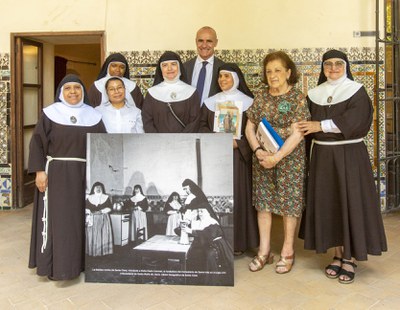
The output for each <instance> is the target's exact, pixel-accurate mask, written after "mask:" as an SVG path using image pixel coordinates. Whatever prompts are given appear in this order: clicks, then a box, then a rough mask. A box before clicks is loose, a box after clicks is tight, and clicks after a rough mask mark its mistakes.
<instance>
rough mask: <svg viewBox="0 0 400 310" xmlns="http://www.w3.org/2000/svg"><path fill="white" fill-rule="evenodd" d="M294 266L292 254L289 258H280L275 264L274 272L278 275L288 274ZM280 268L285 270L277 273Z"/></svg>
mask: <svg viewBox="0 0 400 310" xmlns="http://www.w3.org/2000/svg"><path fill="white" fill-rule="evenodd" d="M293 265H294V253H293V255H290V256H281V258H280V259H279V261H278V262H277V263H276V267H275V271H276V273H279V274H284V273H288V272H289V271H290V270H292V267H293ZM280 268H285V269H284V270H283V271H279V269H280Z"/></svg>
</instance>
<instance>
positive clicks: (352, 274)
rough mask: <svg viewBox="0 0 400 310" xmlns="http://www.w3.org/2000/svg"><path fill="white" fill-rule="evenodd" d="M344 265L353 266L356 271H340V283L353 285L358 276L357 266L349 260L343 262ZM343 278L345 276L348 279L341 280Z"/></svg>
mask: <svg viewBox="0 0 400 310" xmlns="http://www.w3.org/2000/svg"><path fill="white" fill-rule="evenodd" d="M342 264H346V265H350V266H352V267H353V268H354V271H348V270H346V269H343V268H342V270H340V272H339V283H342V284H350V283H353V282H354V277H355V275H356V273H355V270H356V268H357V265H356V264H355V263H353V262H352V261H349V260H343V262H342ZM341 276H345V277H347V279H343V278H342V279H341V278H340V277H341Z"/></svg>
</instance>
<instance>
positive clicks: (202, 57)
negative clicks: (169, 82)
mask: <svg viewBox="0 0 400 310" xmlns="http://www.w3.org/2000/svg"><path fill="white" fill-rule="evenodd" d="M217 44H218V38H217V33H216V32H215V30H214V29H213V28H211V27H208V26H205V27H202V28H200V29H199V30H198V31H197V34H196V46H197V57H195V58H193V59H190V60H189V61H187V62H185V63H184V64H183V67H184V68H185V71H186V75H187V78H188V83H189V84H191V85H192V86H194V87H196V88H197V89H198V91H199V95H200V96H201V104H203V101H204V100H205V99H207V98H208V97H211V96H213V95H215V94H216V93H217V92H218V90H219V89H218V68H219V67H220V66H221V65H223V64H224V62H223V61H222V60H221V59H219V58H217V57H215V56H214V48H215V47H216V46H217ZM205 62H207V63H205ZM203 67H204V68H205V74H204V72H201V71H202V68H203ZM203 71H204V69H203ZM202 76H203V77H204V76H205V79H204V83H203V82H200V83H199V77H200V80H201V79H202ZM199 84H204V85H201V86H200V85H199Z"/></svg>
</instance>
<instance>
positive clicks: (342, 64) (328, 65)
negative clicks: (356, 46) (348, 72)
mask: <svg viewBox="0 0 400 310" xmlns="http://www.w3.org/2000/svg"><path fill="white" fill-rule="evenodd" d="M322 65H323V66H324V68H330V69H332V68H333V67H336V68H339V69H341V68H344V67H345V66H346V62H345V61H344V60H337V61H335V62H332V61H329V60H325V61H324V62H323V63H322Z"/></svg>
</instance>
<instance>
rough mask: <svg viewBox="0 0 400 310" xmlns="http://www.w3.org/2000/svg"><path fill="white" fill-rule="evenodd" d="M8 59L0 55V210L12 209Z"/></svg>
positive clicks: (7, 55) (4, 55) (6, 56)
mask: <svg viewBox="0 0 400 310" xmlns="http://www.w3.org/2000/svg"><path fill="white" fill-rule="evenodd" d="M10 104H11V103H10V58H9V54H1V53H0V210H8V209H11V208H12V201H11V197H12V193H11V168H10V157H9V154H10V150H9V145H10V144H9V143H8V141H9V137H10Z"/></svg>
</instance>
